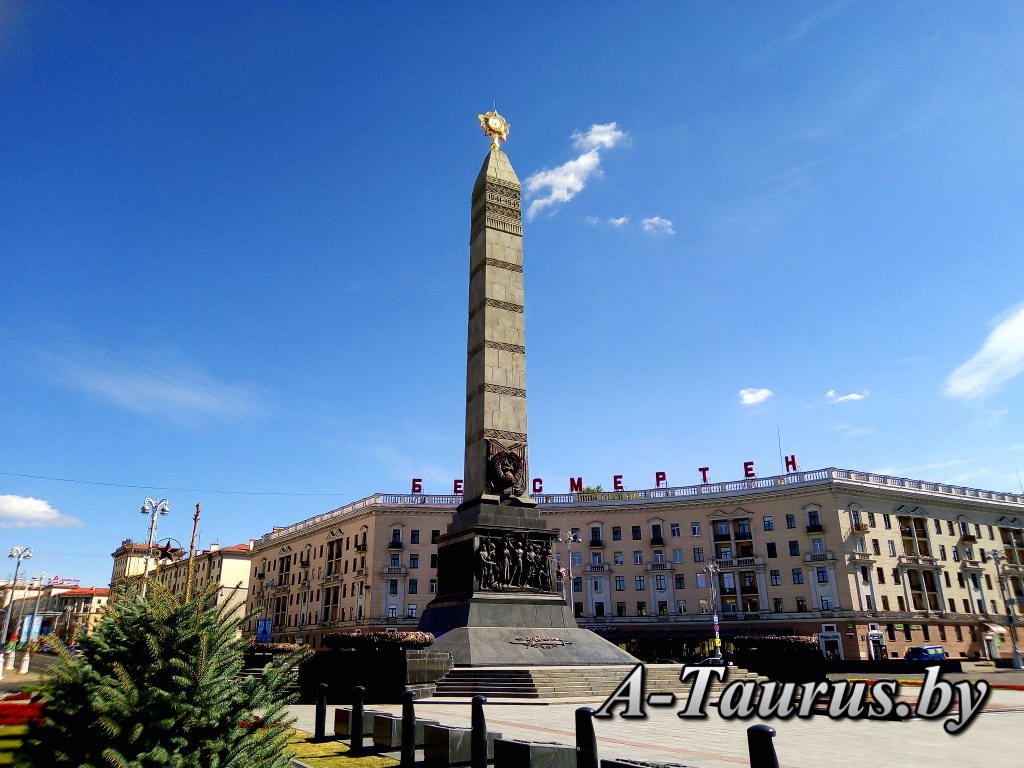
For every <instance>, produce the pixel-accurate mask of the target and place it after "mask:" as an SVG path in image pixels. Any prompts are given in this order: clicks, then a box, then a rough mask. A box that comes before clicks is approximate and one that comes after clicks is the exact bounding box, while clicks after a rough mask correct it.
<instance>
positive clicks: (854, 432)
mask: <svg viewBox="0 0 1024 768" xmlns="http://www.w3.org/2000/svg"><path fill="white" fill-rule="evenodd" d="M877 431H878V430H876V429H875V428H874V427H849V428H848V429H844V430H843V437H863V436H864V435H870V434H871V433H872V432H877Z"/></svg>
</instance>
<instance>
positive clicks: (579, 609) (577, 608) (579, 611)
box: [572, 603, 583, 618]
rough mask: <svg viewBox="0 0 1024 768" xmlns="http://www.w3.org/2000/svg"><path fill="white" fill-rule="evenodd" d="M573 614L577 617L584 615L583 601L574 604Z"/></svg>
mask: <svg viewBox="0 0 1024 768" xmlns="http://www.w3.org/2000/svg"><path fill="white" fill-rule="evenodd" d="M572 614H573V616H576V617H577V618H578V617H580V616H582V615H583V603H573V604H572Z"/></svg>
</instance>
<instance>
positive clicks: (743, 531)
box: [736, 528, 753, 541]
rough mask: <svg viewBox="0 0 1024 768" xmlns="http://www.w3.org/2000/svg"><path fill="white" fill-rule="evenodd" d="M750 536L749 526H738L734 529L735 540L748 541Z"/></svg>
mask: <svg viewBox="0 0 1024 768" xmlns="http://www.w3.org/2000/svg"><path fill="white" fill-rule="evenodd" d="M752 538H753V536H751V535H750V529H749V528H740V529H739V530H738V531H736V541H750V540H751V539H752Z"/></svg>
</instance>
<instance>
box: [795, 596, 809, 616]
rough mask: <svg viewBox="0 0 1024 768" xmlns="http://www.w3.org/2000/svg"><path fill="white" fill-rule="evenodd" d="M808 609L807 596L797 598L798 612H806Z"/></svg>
mask: <svg viewBox="0 0 1024 768" xmlns="http://www.w3.org/2000/svg"><path fill="white" fill-rule="evenodd" d="M806 610H807V598H805V597H798V598H797V599H796V611H797V613H804V612H805V611H806Z"/></svg>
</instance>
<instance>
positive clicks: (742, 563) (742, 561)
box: [715, 555, 764, 568]
mask: <svg viewBox="0 0 1024 768" xmlns="http://www.w3.org/2000/svg"><path fill="white" fill-rule="evenodd" d="M715 565H717V566H718V567H719V568H753V567H754V566H756V565H764V558H763V557H762V556H761V555H754V556H753V557H736V558H731V559H727V558H716V559H715Z"/></svg>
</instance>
